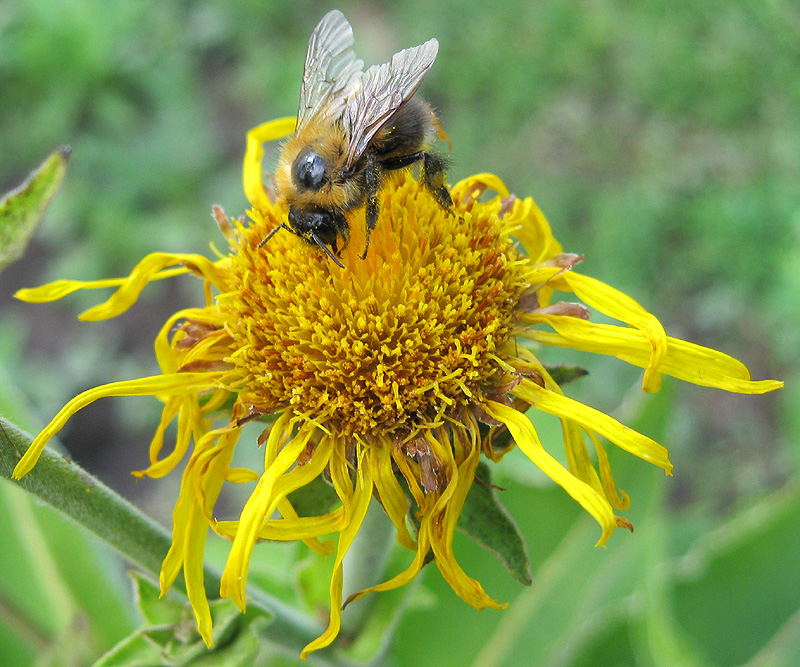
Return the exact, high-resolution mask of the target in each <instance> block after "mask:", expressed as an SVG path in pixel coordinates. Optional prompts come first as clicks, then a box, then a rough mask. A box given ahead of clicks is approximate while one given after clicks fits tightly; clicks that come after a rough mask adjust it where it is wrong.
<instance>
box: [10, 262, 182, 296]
mask: <svg viewBox="0 0 800 667" xmlns="http://www.w3.org/2000/svg"><path fill="white" fill-rule="evenodd" d="M188 271H189V269H188V268H186V267H185V266H179V267H175V268H172V269H166V270H164V271H159V272H158V273H155V274H154V275H152V276H151V277H150V281H151V282H152V281H154V280H163V279H164V278H172V276H178V275H181V274H182V273H186V272H188ZM127 280H128V279H127V278H111V279H108V280H55V281H53V282H51V283H47V284H46V285H40V286H39V287H29V288H24V289H21V290H17V291H16V292H15V293H14V297H15V298H17V299H19V300H20V301H25V302H27V303H49V302H51V301H58V300H59V299H63V298H64V297H65V296H69V295H70V294H72V293H73V292H77V291H78V290H82V289H103V288H106V287H119V286H120V285H122V284H124V283H125V281H127Z"/></svg>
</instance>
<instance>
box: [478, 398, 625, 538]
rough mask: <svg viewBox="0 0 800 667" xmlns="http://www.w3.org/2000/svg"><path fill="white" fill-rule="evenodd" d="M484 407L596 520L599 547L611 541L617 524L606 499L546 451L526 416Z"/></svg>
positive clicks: (493, 404) (488, 405) (489, 405)
mask: <svg viewBox="0 0 800 667" xmlns="http://www.w3.org/2000/svg"><path fill="white" fill-rule="evenodd" d="M481 407H482V408H483V409H484V410H486V412H487V413H489V415H490V416H492V417H494V418H495V419H497V420H498V421H501V422H503V423H504V424H505V425H506V427H507V428H508V431H509V433H511V437H512V438H514V442H516V443H517V447H519V448H520V449H521V450H522V452H523V453H524V454H525V455H526V456H527V457H528V458H529V459H530V460H531V461H533V462H534V463H535V464H536V465H537V466H539V468H540V469H541V470H542V472H544V473H545V474H546V475H547V476H548V477H550V479H552V480H553V481H554V482H555V483H556V484H558V485H559V486H561V487H562V488H563V489H564V490H565V491H566V492H567V493H568V494H569V495H570V496H572V497H573V498H574V499H575V500H577V501H578V503H580V505H581V506H582V507H583V508H584V509H585V510H586V511H587V512H589V514H591V515H592V516H593V517H594V518H595V520H596V521H597V523H599V524H600V528H601V529H602V531H603V533H602V535H601V536H600V540H599V541H598V544H603V543H604V542H605V541H606V540H608V538H609V537H611V534H612V533H613V532H614V528H616V525H617V524H616V519H615V517H614V512H613V510H612V509H611V505H610V504H609V502H608V500H606V498H605V496H603V495H601V494H600V493H598V492H597V491H596V490H595V489H593V488H592V487H591V486H589V485H588V484H587V483H586V482H583V481H581V480H580V479H578V478H577V477H575V476H574V475H573V474H572V473H570V472H569V470H567V469H566V468H564V466H562V465H561V464H560V463H559V462H558V461H556V459H554V458H553V457H552V456H551V455H550V454H549V453H548V452H547V451H546V450H545V448H544V447H543V446H542V443H541V441H540V440H539V436H538V434H537V433H536V429H534V428H533V424H531V422H530V420H529V419H528V418H527V417H526V416H525V415H524V414H522V413H520V412H517V411H516V410H514V409H513V408H510V407H508V406H507V405H503V404H502V403H497V402H495V401H484V403H483V404H482V405H481Z"/></svg>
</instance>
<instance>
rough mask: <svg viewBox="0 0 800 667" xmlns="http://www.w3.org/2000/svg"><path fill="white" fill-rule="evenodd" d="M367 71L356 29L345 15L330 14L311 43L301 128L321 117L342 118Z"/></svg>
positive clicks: (304, 82) (308, 54)
mask: <svg viewBox="0 0 800 667" xmlns="http://www.w3.org/2000/svg"><path fill="white" fill-rule="evenodd" d="M363 69H364V63H363V61H361V60H359V59H358V58H356V54H355V52H354V51H353V28H352V27H350V24H349V23H348V22H347V19H346V18H345V17H344V14H342V12H340V11H338V10H336V9H334V10H333V11H331V12H328V13H327V14H325V16H323V17H322V20H321V21H320V22H319V25H317V27H316V28H315V29H314V32H312V33H311V37H310V38H309V40H308V51H307V52H306V64H305V68H304V70H303V88H302V90H301V91H300V109H299V110H298V112H297V129H298V130H299V129H301V128H302V127H303V126H304V125H305V124H306V123H307V122H308V121H309V120H310V119H311V118H313V117H315V116H317V115H318V114H320V115H321V117H322V118H326V117H328V116H340V115H341V114H342V111H343V110H344V104H345V101H346V99H347V97H348V96H350V95H351V94H352V93H353V91H354V90H355V89H356V88H357V87H358V85H359V82H360V80H361V76H362V74H363V72H362V70H363Z"/></svg>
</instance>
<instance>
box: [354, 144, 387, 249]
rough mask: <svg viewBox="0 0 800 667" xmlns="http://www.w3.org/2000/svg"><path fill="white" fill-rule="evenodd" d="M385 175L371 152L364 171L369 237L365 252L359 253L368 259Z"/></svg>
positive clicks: (365, 244)
mask: <svg viewBox="0 0 800 667" xmlns="http://www.w3.org/2000/svg"><path fill="white" fill-rule="evenodd" d="M382 177H383V168H382V167H381V165H380V163H379V162H378V161H377V160H376V159H375V158H374V157H373V156H372V155H370V154H368V155H367V168H366V171H365V173H364V186H365V189H366V192H367V204H366V209H367V210H366V221H367V239H366V242H365V243H364V252H363V253H361V254H360V255H359V257H361V259H366V257H367V250H369V241H370V237H371V236H372V230H373V229H375V225H376V224H378V213H379V212H380V203H379V201H378V192H379V191H380V189H381V181H382Z"/></svg>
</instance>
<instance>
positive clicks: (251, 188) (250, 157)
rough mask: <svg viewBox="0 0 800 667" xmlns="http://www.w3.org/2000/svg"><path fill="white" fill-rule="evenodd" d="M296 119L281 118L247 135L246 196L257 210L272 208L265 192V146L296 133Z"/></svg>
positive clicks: (254, 129)
mask: <svg viewBox="0 0 800 667" xmlns="http://www.w3.org/2000/svg"><path fill="white" fill-rule="evenodd" d="M295 123H296V119H295V118H281V119H279V120H273V121H270V122H269V123H264V124H263V125H259V126H258V127H256V128H253V129H252V130H250V131H249V132H248V133H247V148H246V150H245V153H244V168H243V171H242V173H243V174H244V194H245V196H246V197H247V201H249V202H250V203H251V204H252V205H253V206H255V207H256V208H257V209H267V208H269V207H270V201H269V197H267V193H266V191H265V190H264V180H263V174H262V172H261V160H262V159H263V158H264V144H265V143H266V142H267V141H273V140H275V139H280V138H281V137H285V136H286V135H287V134H291V133H292V132H294V126H295Z"/></svg>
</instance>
